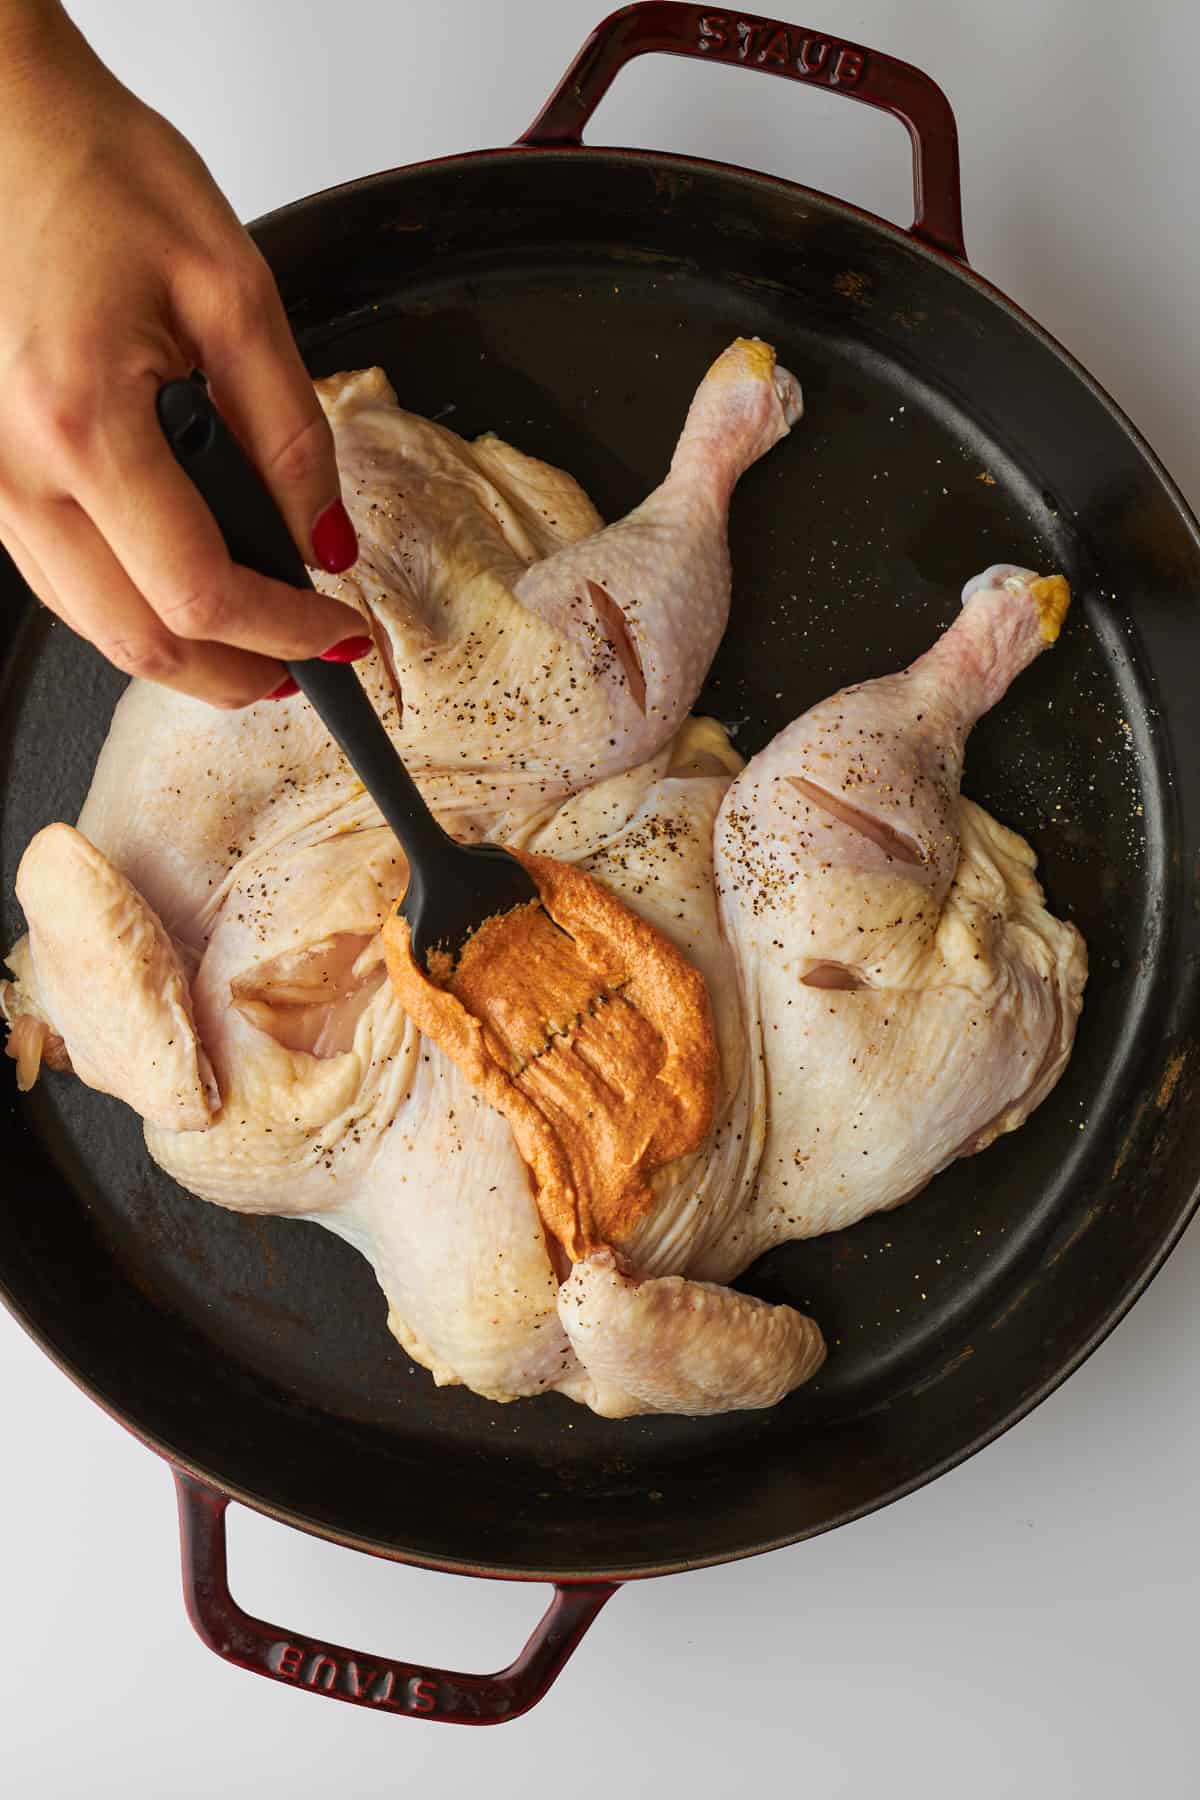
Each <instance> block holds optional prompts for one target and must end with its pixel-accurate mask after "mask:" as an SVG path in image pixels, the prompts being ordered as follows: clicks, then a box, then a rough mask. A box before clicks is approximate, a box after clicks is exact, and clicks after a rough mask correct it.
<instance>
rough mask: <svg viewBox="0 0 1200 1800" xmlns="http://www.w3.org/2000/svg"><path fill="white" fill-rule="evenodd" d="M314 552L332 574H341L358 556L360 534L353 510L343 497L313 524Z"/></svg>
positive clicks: (318, 516)
mask: <svg viewBox="0 0 1200 1800" xmlns="http://www.w3.org/2000/svg"><path fill="white" fill-rule="evenodd" d="M312 544H313V555H314V556H315V557H316V559H317V561H318V562H319V563H320V565H321V567H322V568H323V569H325V570H326V571H327V572H328V573H329V574H330V575H340V574H341V572H342V570H343V569H348V568H349V567H350V566H351V564H352V563H354V562H357V560H358V538H357V537H356V536H355V533H354V527H353V525H352V524H351V523H350V514H349V513H348V512H347V511H346V509H345V507H344V506H343V505H342V503H341V501H340V500H334V501H331V503H330V504H329V505H328V506H327V507H326V508H325V511H324V512H323V513H318V515H317V519H316V523H315V524H314V525H313V528H312Z"/></svg>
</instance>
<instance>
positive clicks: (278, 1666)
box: [267, 1644, 304, 1681]
mask: <svg viewBox="0 0 1200 1800" xmlns="http://www.w3.org/2000/svg"><path fill="white" fill-rule="evenodd" d="M267 1662H268V1663H269V1664H270V1666H271V1668H273V1669H274V1671H275V1673H276V1674H277V1675H286V1676H287V1678H288V1680H289V1681H295V1679H296V1677H297V1675H299V1673H300V1671H301V1669H302V1668H303V1667H304V1652H303V1650H301V1649H298V1648H297V1646H296V1645H295V1644H272V1645H271V1648H270V1649H269V1650H268V1651H267Z"/></svg>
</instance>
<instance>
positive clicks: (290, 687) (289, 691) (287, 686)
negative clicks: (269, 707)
mask: <svg viewBox="0 0 1200 1800" xmlns="http://www.w3.org/2000/svg"><path fill="white" fill-rule="evenodd" d="M299 692H300V683H299V682H298V681H297V680H295V678H294V677H293V676H291V675H285V676H284V678H283V680H282V681H281V682H280V684H279V686H278V687H277V688H272V690H271V692H270V693H269V694H267V695H265V696H264V697H265V698H266V699H267V700H290V699H291V697H292V695H293V694H298V693H299Z"/></svg>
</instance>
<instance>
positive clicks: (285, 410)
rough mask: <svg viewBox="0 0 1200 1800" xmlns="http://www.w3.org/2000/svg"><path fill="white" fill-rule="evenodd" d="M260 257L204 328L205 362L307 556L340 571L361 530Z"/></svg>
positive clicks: (230, 419)
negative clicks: (218, 317)
mask: <svg viewBox="0 0 1200 1800" xmlns="http://www.w3.org/2000/svg"><path fill="white" fill-rule="evenodd" d="M254 259H255V260H254V263H253V264H252V265H251V272H250V277H249V281H248V282H247V278H246V276H245V275H244V274H243V275H242V278H241V287H240V291H239V299H238V300H237V301H235V303H234V304H233V305H232V306H230V307H229V309H228V311H227V312H226V314H225V317H224V318H223V319H222V320H221V321H220V322H219V323H216V324H215V326H214V327H213V328H210V329H209V330H208V331H206V332H205V333H203V334H201V335H200V336H199V339H198V342H197V349H198V350H199V351H200V362H201V367H202V368H203V370H204V373H205V375H206V376H207V377H208V380H209V384H210V386H211V388H212V393H213V399H214V401H215V402H216V404H217V407H218V409H219V410H220V412H221V413H222V415H223V416H224V418H225V420H226V421H227V423H228V424H229V426H230V428H231V429H232V430H233V431H234V432H235V433H236V435H237V436H238V438H239V439H240V440H241V443H242V445H243V447H244V449H245V450H246V453H247V454H248V456H249V457H250V459H251V461H252V462H253V463H254V464H255V466H256V467H257V469H258V471H259V473H260V474H261V475H262V477H263V480H264V481H265V482H266V484H267V486H268V488H269V489H270V490H271V494H272V496H273V497H274V500H275V504H276V505H277V506H278V508H279V510H280V512H281V513H282V514H283V516H284V518H285V519H286V520H287V524H288V528H289V530H290V531H291V534H292V537H293V539H294V540H295V543H296V545H297V547H298V548H299V550H300V553H301V555H302V556H303V557H304V560H305V562H307V563H309V564H310V565H311V566H312V567H314V568H321V569H325V570H326V571H327V572H328V573H329V574H331V575H339V574H341V572H342V571H343V570H344V569H348V568H349V567H350V566H351V564H352V563H353V562H354V561H355V559H356V558H357V556H358V540H357V538H356V536H355V531H354V527H353V525H352V524H351V522H350V517H349V514H348V513H347V512H346V509H345V507H344V506H343V504H342V497H341V485H340V482H339V480H338V469H337V461H336V458H335V456H334V448H333V433H332V432H331V430H330V429H329V423H328V420H327V419H326V417H325V415H324V413H323V412H322V411H321V407H320V403H319V401H318V400H317V396H316V394H315V392H314V390H313V384H312V381H311V379H310V377H309V374H308V371H307V369H306V368H305V367H304V364H303V362H302V361H301V358H300V352H299V351H298V350H297V348H296V341H295V339H294V338H293V336H292V332H291V327H290V326H289V325H288V322H287V315H286V314H285V312H284V310H283V303H282V301H281V300H280V298H279V292H278V289H277V288H276V286H275V282H274V279H273V278H272V276H271V273H270V270H269V269H268V268H267V265H266V263H265V262H263V260H262V258H261V257H259V256H258V255H257V252H255V253H254ZM247 286H248V287H249V293H248V294H247V293H246V288H247Z"/></svg>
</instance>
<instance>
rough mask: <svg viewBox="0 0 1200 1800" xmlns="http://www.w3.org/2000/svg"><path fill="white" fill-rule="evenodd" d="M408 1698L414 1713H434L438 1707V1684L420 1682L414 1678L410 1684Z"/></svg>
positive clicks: (434, 1682)
mask: <svg viewBox="0 0 1200 1800" xmlns="http://www.w3.org/2000/svg"><path fill="white" fill-rule="evenodd" d="M408 1698H409V1704H410V1706H411V1707H412V1709H413V1711H414V1712H419V1713H428V1712H432V1711H433V1709H434V1707H435V1706H436V1705H437V1682H436V1681H419V1680H418V1679H417V1678H416V1676H414V1677H413V1679H412V1680H411V1681H410V1682H409V1684H408Z"/></svg>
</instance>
